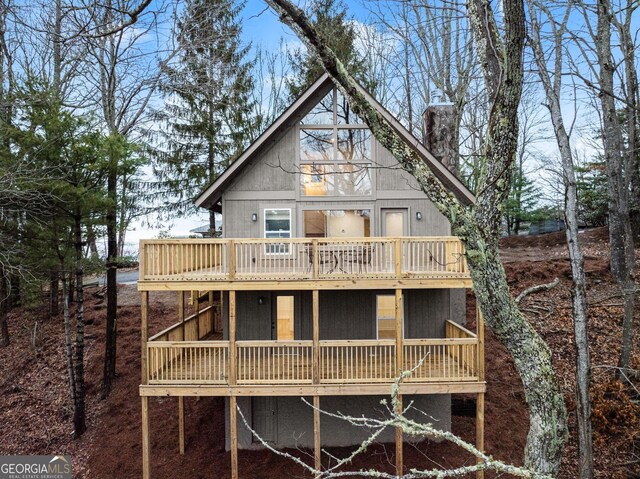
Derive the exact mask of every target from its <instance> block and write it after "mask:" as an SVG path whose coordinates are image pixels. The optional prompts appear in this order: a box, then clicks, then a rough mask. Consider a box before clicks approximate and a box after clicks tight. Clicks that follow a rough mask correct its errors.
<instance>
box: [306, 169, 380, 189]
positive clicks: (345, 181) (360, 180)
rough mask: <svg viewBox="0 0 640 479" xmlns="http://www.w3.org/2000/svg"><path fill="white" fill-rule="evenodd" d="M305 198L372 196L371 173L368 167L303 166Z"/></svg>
mask: <svg viewBox="0 0 640 479" xmlns="http://www.w3.org/2000/svg"><path fill="white" fill-rule="evenodd" d="M300 171H301V173H302V174H301V175H300V181H301V184H302V194H303V195H304V196H366V195H371V191H372V188H371V171H370V169H369V167H368V166H366V165H351V164H342V165H340V164H338V165H318V164H313V165H301V167H300Z"/></svg>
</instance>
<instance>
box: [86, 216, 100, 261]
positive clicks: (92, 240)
mask: <svg viewBox="0 0 640 479" xmlns="http://www.w3.org/2000/svg"><path fill="white" fill-rule="evenodd" d="M87 247H88V250H89V256H90V257H91V258H92V259H96V258H99V257H100V254H99V253H98V245H97V243H96V232H95V231H94V229H93V226H91V225H90V224H89V225H87Z"/></svg>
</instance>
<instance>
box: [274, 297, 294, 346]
mask: <svg viewBox="0 0 640 479" xmlns="http://www.w3.org/2000/svg"><path fill="white" fill-rule="evenodd" d="M272 304H273V310H272V312H271V339H273V340H277V341H293V340H294V339H295V316H296V314H295V310H296V301H295V296H293V295H283V294H276V293H274V294H273V301H272Z"/></svg>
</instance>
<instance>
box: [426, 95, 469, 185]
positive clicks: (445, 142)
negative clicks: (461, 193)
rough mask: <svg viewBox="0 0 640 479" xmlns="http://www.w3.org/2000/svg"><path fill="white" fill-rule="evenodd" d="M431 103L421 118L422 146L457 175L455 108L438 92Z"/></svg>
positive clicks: (458, 166)
mask: <svg viewBox="0 0 640 479" xmlns="http://www.w3.org/2000/svg"><path fill="white" fill-rule="evenodd" d="M432 98H433V101H431V103H430V104H429V106H428V107H427V109H426V110H425V112H424V114H423V117H422V134H423V142H424V146H425V147H426V148H427V149H428V150H429V151H430V152H431V153H433V156H435V157H436V158H437V159H438V161H440V162H441V163H442V164H444V165H445V166H446V167H447V169H448V170H449V171H451V172H453V173H454V174H455V175H458V173H459V169H460V165H459V164H458V156H457V155H456V151H457V149H456V144H455V142H456V138H455V135H454V133H455V129H454V121H455V107H454V105H453V103H452V102H450V101H447V100H446V99H445V97H444V95H443V94H442V92H440V91H436V92H434V94H433V95H432Z"/></svg>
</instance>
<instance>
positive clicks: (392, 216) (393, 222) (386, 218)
mask: <svg viewBox="0 0 640 479" xmlns="http://www.w3.org/2000/svg"><path fill="white" fill-rule="evenodd" d="M382 236H390V237H394V238H397V237H399V236H409V210H407V209H406V208H388V209H387V208H384V209H382ZM391 251H395V248H392V249H391ZM386 256H387V257H385V258H384V261H385V264H386V270H387V271H393V270H394V269H395V259H394V258H395V253H392V254H390V255H386ZM405 257H406V248H405V247H404V245H403V247H402V264H403V265H404V264H405Z"/></svg>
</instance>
